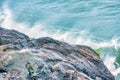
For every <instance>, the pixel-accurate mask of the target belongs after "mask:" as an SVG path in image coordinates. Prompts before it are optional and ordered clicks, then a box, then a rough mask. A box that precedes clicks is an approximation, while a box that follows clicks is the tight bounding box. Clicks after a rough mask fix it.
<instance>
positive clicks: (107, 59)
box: [0, 2, 120, 76]
mask: <svg viewBox="0 0 120 80" xmlns="http://www.w3.org/2000/svg"><path fill="white" fill-rule="evenodd" d="M0 15H1V16H0V22H1V23H0V25H1V27H4V28H8V29H15V30H18V31H20V32H23V33H25V34H27V35H29V36H30V37H31V38H38V37H46V36H47V37H52V38H54V39H57V40H61V41H65V42H68V43H70V44H76V45H78V44H79V45H87V46H90V47H92V48H94V49H99V48H109V50H110V49H111V48H112V49H114V50H115V51H118V50H119V48H120V43H119V42H118V41H119V37H113V38H112V39H111V40H104V39H101V38H98V37H95V36H92V35H89V31H88V30H86V29H85V30H81V31H79V32H77V33H76V32H75V31H65V32H62V31H60V30H59V29H52V28H45V25H43V24H41V23H36V24H35V25H34V26H32V27H30V26H29V25H27V24H25V23H24V24H23V23H17V22H16V21H14V15H13V13H12V11H11V10H10V9H9V8H8V6H7V2H6V3H5V4H4V5H3V6H2V11H1V12H0ZM109 52H110V51H108V52H105V53H106V56H105V55H104V54H101V57H102V59H103V60H104V64H105V65H106V66H107V67H108V69H109V70H110V71H111V72H112V73H113V75H115V76H116V75H117V74H118V73H119V71H120V68H118V69H115V66H114V62H115V56H110V53H109ZM103 53H104V52H103ZM114 53H115V52H113V54H114Z"/></svg>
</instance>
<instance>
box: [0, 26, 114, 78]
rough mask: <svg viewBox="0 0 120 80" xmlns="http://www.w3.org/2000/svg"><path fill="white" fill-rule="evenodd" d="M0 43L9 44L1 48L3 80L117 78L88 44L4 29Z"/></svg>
mask: <svg viewBox="0 0 120 80" xmlns="http://www.w3.org/2000/svg"><path fill="white" fill-rule="evenodd" d="M0 46H1V47H3V46H5V47H4V48H1V49H0V67H1V70H0V80H115V79H114V76H113V75H112V74H111V73H110V71H109V70H108V69H107V68H106V66H105V65H104V63H103V61H102V60H101V59H100V57H99V55H98V54H97V53H96V52H95V51H94V50H93V49H91V48H90V47H87V46H82V45H70V44H67V43H65V42H61V41H58V40H54V39H52V38H49V37H42V38H38V39H31V38H29V37H28V36H26V35H25V34H23V33H20V32H17V31H15V30H8V29H4V28H0ZM4 56H5V57H4ZM7 57H9V58H7ZM4 58H7V60H4ZM1 61H3V62H1ZM1 63H5V65H4V64H1ZM4 69H5V70H6V71H5V72H2V70H4Z"/></svg>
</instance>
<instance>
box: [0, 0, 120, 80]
mask: <svg viewBox="0 0 120 80" xmlns="http://www.w3.org/2000/svg"><path fill="white" fill-rule="evenodd" d="M0 25H1V26H2V27H5V28H10V29H16V30H19V31H21V32H23V33H25V34H27V35H29V36H30V37H33V38H36V37H44V36H49V37H52V38H55V39H58V40H62V41H65V42H68V43H70V44H79V45H87V46H90V47H92V48H94V49H95V50H96V49H100V53H101V54H100V55H101V58H102V59H103V61H104V63H105V65H106V66H107V67H108V69H109V70H110V71H111V72H112V73H113V75H115V76H117V74H118V73H120V68H117V69H116V68H115V66H114V64H113V63H114V62H115V58H116V56H117V55H118V54H120V53H119V49H120V38H119V37H120V0H0ZM118 80H120V79H118Z"/></svg>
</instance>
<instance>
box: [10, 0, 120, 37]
mask: <svg viewBox="0 0 120 80" xmlns="http://www.w3.org/2000/svg"><path fill="white" fill-rule="evenodd" d="M8 5H9V7H10V9H11V10H12V12H13V14H14V18H15V20H16V21H17V22H20V23H27V24H29V25H30V26H33V25H34V24H35V23H37V22H39V23H41V24H44V25H45V28H46V29H47V28H55V29H59V30H62V31H63V30H64V31H69V30H72V31H75V32H79V31H80V30H84V29H86V30H88V31H89V32H90V34H92V35H95V36H97V37H101V38H105V39H111V38H112V37H113V36H120V1H119V0H10V2H9V3H8Z"/></svg>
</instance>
